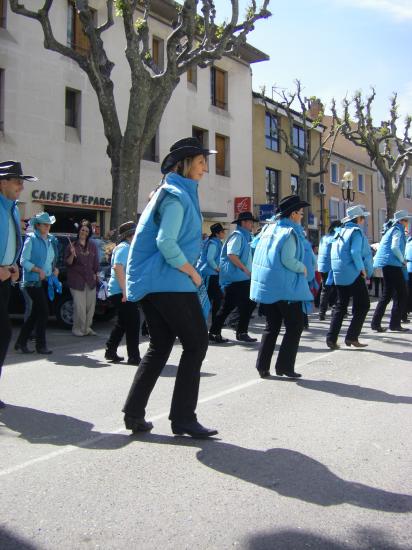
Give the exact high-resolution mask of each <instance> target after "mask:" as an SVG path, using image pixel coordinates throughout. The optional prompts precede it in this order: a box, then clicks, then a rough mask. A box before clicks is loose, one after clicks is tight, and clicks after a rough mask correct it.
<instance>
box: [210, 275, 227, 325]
mask: <svg viewBox="0 0 412 550" xmlns="http://www.w3.org/2000/svg"><path fill="white" fill-rule="evenodd" d="M207 295H208V296H209V300H210V304H211V306H212V323H214V321H215V319H216V314H217V312H218V311H219V309H220V306H221V305H222V298H223V292H222V290H221V288H220V286H219V275H210V277H209V285H208V287H207Z"/></svg>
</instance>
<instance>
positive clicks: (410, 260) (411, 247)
mask: <svg viewBox="0 0 412 550" xmlns="http://www.w3.org/2000/svg"><path fill="white" fill-rule="evenodd" d="M405 260H406V269H407V271H408V308H407V309H408V313H412V237H408V240H407V241H406V247H405Z"/></svg>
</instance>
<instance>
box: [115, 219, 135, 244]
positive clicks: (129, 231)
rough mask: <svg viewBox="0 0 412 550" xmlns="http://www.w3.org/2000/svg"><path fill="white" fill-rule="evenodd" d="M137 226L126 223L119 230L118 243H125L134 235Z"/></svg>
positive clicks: (130, 222) (131, 222)
mask: <svg viewBox="0 0 412 550" xmlns="http://www.w3.org/2000/svg"><path fill="white" fill-rule="evenodd" d="M136 227H137V224H136V223H135V222H133V221H129V222H124V223H122V225H121V226H120V227H119V229H118V230H117V233H118V237H117V241H118V242H119V243H120V242H121V241H124V240H125V238H126V237H129V236H130V235H134V233H135V231H136Z"/></svg>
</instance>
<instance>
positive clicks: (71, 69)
mask: <svg viewBox="0 0 412 550" xmlns="http://www.w3.org/2000/svg"><path fill="white" fill-rule="evenodd" d="M37 5H40V2H39V1H38V0H35V1H34V2H33V6H30V7H31V8H32V7H33V8H35V7H37ZM104 5H105V2H103V0H99V1H96V2H95V3H94V6H95V7H98V8H100V7H102V6H104ZM104 11H105V10H104V9H103V10H102V13H101V14H100V15H99V18H100V19H99V22H101V20H102V18H104ZM52 20H53V26H54V31H55V36H56V38H58V39H59V40H60V41H61V42H63V43H66V35H67V4H66V2H65V1H64V0H63V1H61V2H58V3H55V6H54V7H53V11H52ZM150 28H151V31H152V32H153V34H155V35H156V36H158V37H160V38H164V39H166V37H167V35H168V32H170V29H169V28H168V27H167V26H166V25H165V24H163V23H161V22H160V21H157V20H152V21H151V23H150ZM103 38H104V41H105V45H106V49H107V52H108V56H109V58H110V59H111V60H113V61H114V63H115V64H116V65H115V68H114V70H113V73H112V77H113V80H114V83H115V95H116V101H117V106H118V114H119V118H120V122H121V125H122V127H123V128H124V125H125V121H126V116H127V108H128V95H129V89H130V74H129V68H128V64H127V61H126V59H125V56H124V48H125V39H124V34H123V28H122V24H121V21H120V20H117V21H116V24H115V26H114V27H112V28H111V29H109V30H108V31H107V32H105V33H104V34H103ZM216 66H218V67H220V68H222V69H224V70H225V71H227V72H228V111H224V110H222V109H218V108H216V107H213V106H212V105H211V101H210V69H202V70H200V69H198V76H197V90H195V89H194V88H193V86H191V85H188V84H187V79H186V75H183V76H182V78H181V82H180V83H179V85H178V87H177V88H176V90H175V92H174V94H173V96H172V98H171V101H170V103H169V105H168V106H167V108H166V111H165V113H164V116H163V119H162V122H161V124H160V128H159V158H160V160H162V158H163V157H164V156H165V155H166V154H167V152H168V150H169V147H170V145H171V144H172V143H173V142H174V141H176V140H177V139H180V138H182V137H185V136H188V135H191V133H192V126H198V127H201V128H203V129H205V130H208V132H209V146H210V147H212V148H213V147H214V146H215V133H220V134H223V135H225V136H228V137H229V138H230V177H224V176H218V175H216V174H215V159H214V157H211V159H210V166H209V174H207V175H206V176H205V178H204V179H203V180H202V182H201V185H200V200H201V208H202V210H203V211H207V212H219V213H223V214H225V218H215V220H219V221H231V220H230V219H231V218H232V217H233V203H234V197H235V196H250V197H251V196H252V191H253V186H252V142H251V140H252V101H251V90H252V81H251V70H250V67H249V65H247V64H245V63H243V62H239V61H235V60H233V59H229V58H224V59H222V60H220V61H219V62H217V63H216ZM0 68H1V69H4V71H5V79H4V80H5V90H4V92H5V94H4V133H0V158H1V160H7V159H17V160H21V162H22V164H23V167H24V170H25V171H26V173H31V174H34V175H37V176H38V177H39V178H40V182H39V183H38V184H36V188H38V189H44V190H53V191H57V192H69V193H78V194H86V195H92V196H99V197H111V177H110V162H109V159H108V157H107V156H106V145H107V144H106V140H105V137H104V133H103V124H102V122H101V117H100V113H99V109H98V104H97V99H96V97H95V93H94V91H93V89H92V87H91V85H90V83H89V82H88V79H87V76H86V75H85V73H83V72H82V71H81V69H80V68H78V66H77V65H76V64H75V63H74V62H72V61H71V60H69V59H67V58H64V57H63V56H61V55H59V54H57V53H54V52H49V51H46V50H45V49H44V47H43V34H42V29H41V26H40V24H39V23H38V22H36V21H33V20H28V19H26V18H24V17H21V16H18V15H14V14H13V13H11V12H10V10H9V9H8V14H7V29H0ZM66 87H69V88H73V89H76V90H79V91H81V136H80V137H79V136H78V135H77V133H76V130H75V129H72V128H68V127H66V126H65V88H66ZM160 177H161V174H160V163H153V162H148V161H143V162H142V171H141V186H140V192H139V204H138V211H139V212H141V211H142V209H143V208H144V206H145V204H146V202H147V196H148V194H149V192H150V191H151V190H152V189H153V187H155V186H156V185H157V183H158V182H159V180H160ZM32 189H33V187H32V184H26V189H25V190H24V192H23V193H22V196H21V200H22V202H23V203H24V204H23V213H24V215H25V216H26V217H28V216H30V215H31V214H33V213H34V212H37V211H39V210H40V209H42V205H40V204H33V203H32V202H31V191H32ZM107 221H108V220H107V219H106V223H107Z"/></svg>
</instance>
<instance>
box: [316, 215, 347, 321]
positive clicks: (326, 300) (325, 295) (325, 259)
mask: <svg viewBox="0 0 412 550" xmlns="http://www.w3.org/2000/svg"><path fill="white" fill-rule="evenodd" d="M341 225H342V223H341V221H340V220H335V221H333V222H332V223H331V224H330V226H329V229H328V234H327V235H324V236H323V237H322V238H321V240H320V243H319V254H318V271H319V273H320V274H321V277H322V289H321V294H320V302H319V320H320V321H324V320H325V319H326V312H327V310H328V306H332V305H334V304H335V302H336V287H335V285H334V284H333V279H332V280H328V275H329V272H330V271H331V269H332V265H331V261H330V251H331V248H332V242H333V239H334V236H335V231H336V229H337V228H338V227H340V226H341Z"/></svg>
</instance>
